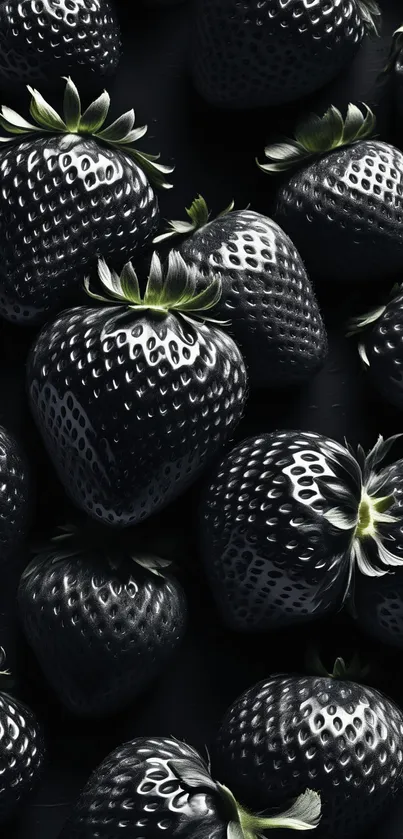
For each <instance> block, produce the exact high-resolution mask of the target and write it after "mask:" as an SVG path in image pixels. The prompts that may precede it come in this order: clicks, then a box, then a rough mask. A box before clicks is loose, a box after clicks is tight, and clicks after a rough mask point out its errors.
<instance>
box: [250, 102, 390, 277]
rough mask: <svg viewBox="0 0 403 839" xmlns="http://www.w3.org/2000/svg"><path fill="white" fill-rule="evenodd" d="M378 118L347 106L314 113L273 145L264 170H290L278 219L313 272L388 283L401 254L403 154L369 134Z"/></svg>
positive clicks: (280, 197) (279, 198)
mask: <svg viewBox="0 0 403 839" xmlns="http://www.w3.org/2000/svg"><path fill="white" fill-rule="evenodd" d="M374 126H375V117H374V115H373V114H372V112H371V111H370V110H369V108H367V113H366V116H365V118H364V116H363V114H362V113H361V111H360V110H359V109H358V108H357V107H356V106H355V105H351V104H350V105H349V107H348V111H347V116H346V119H345V121H343V118H342V116H341V113H340V111H338V110H337V108H334V107H333V106H332V107H331V108H330V109H329V110H328V111H327V112H326V114H325V115H324V117H323V118H322V119H320V118H319V117H316V116H312V117H311V118H310V119H308V120H307V121H305V122H304V123H303V124H302V125H301V126H300V127H299V128H298V129H297V131H296V134H295V140H290V141H287V142H285V143H279V144H277V145H273V146H268V147H267V148H266V150H265V154H266V157H267V158H268V160H269V161H270V162H268V163H265V164H260V163H259V166H260V168H261V169H263V170H264V171H266V172H269V173H276V172H277V173H278V172H286V171H287V170H288V169H289V168H290V167H293V166H294V167H296V171H295V173H293V174H287V175H286V177H285V179H284V182H283V183H282V185H281V187H280V188H279V191H278V196H277V209H276V213H275V218H276V220H277V221H278V223H279V224H280V225H281V227H282V228H283V229H284V230H285V231H286V233H288V235H289V236H290V237H291V239H292V241H293V242H294V244H295V246H296V247H297V248H298V250H299V252H300V254H301V256H302V259H303V260H304V263H305V265H306V267H307V270H308V273H309V275H310V277H311V278H314V279H315V280H318V281H319V280H321V281H322V282H323V281H329V280H330V281H334V282H337V283H344V282H347V283H350V282H358V281H364V282H368V281H370V280H378V281H379V282H381V281H385V279H387V277H388V276H393V274H395V273H397V272H400V270H401V265H402V260H403V237H402V235H401V229H402V222H403V155H402V154H401V152H400V151H398V150H397V149H395V148H394V147H393V146H390V145H388V144H387V143H381V142H378V141H377V140H368V139H366V138H367V137H369V136H370V135H371V133H372V131H373V129H374Z"/></svg>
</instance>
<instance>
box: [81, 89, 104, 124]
mask: <svg viewBox="0 0 403 839" xmlns="http://www.w3.org/2000/svg"><path fill="white" fill-rule="evenodd" d="M110 103H111V100H110V96H109V93H107V91H106V90H104V92H103V93H101V95H100V96H98V98H97V99H95V100H94V102H91V104H90V105H88V108H87V109H86V110H85V111H84V113H83V115H82V117H81V120H80V131H83V132H85V133H88V134H96V133H97V131H99V130H100V129H101V128H102V126H103V124H104V122H105V120H106V118H107V116H108V113H109V108H110Z"/></svg>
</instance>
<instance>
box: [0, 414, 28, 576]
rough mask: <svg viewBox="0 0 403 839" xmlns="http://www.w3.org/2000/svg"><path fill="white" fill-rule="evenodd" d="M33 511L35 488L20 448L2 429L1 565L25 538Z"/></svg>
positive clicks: (0, 436)
mask: <svg viewBox="0 0 403 839" xmlns="http://www.w3.org/2000/svg"><path fill="white" fill-rule="evenodd" d="M32 511H33V486H32V480H31V475H30V470H29V466H28V462H27V460H26V457H25V454H24V452H23V451H22V449H21V447H20V444H19V443H18V442H17V441H16V440H15V439H14V437H13V436H12V435H11V434H9V432H8V431H6V429H5V428H2V427H1V426H0V565H1V564H2V563H5V562H7V560H9V559H11V558H12V557H13V556H14V555H15V554H16V552H17V551H18V549H19V548H20V547H21V545H22V544H23V541H24V539H25V538H26V535H27V531H28V528H29V524H30V522H31V517H32Z"/></svg>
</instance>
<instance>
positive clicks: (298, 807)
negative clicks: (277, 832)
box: [267, 789, 321, 830]
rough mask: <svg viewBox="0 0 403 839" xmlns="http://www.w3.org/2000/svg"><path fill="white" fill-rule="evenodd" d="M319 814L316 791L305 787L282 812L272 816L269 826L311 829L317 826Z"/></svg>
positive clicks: (319, 803)
mask: <svg viewBox="0 0 403 839" xmlns="http://www.w3.org/2000/svg"><path fill="white" fill-rule="evenodd" d="M320 816H321V799H320V795H319V794H318V793H317V792H314V791H313V790H311V789H307V790H306V791H305V792H304V793H302V795H300V796H299V797H298V798H297V799H296V801H294V804H292V806H291V807H290V808H289V809H288V810H286V811H285V812H284V813H280V814H279V815H278V816H273V818H272V819H270V820H268V822H269V821H270V824H268V825H267V826H268V827H270V828H279V827H283V828H290V829H292V830H313V829H314V828H315V827H317V826H318V824H319V821H320Z"/></svg>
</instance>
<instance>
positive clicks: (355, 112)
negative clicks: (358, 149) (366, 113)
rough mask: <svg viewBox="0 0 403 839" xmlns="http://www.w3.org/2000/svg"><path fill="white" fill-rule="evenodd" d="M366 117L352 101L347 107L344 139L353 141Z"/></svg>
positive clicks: (349, 141) (347, 141) (346, 141)
mask: <svg viewBox="0 0 403 839" xmlns="http://www.w3.org/2000/svg"><path fill="white" fill-rule="evenodd" d="M363 123H364V117H363V115H362V111H360V109H359V108H357V105H353V104H352V102H350V104H349V106H348V108H347V116H346V119H345V123H344V131H343V140H344V142H345V143H351V142H352V141H354V140H355V138H356V136H357V135H358V134H359V132H360V131H361V129H362V126H363Z"/></svg>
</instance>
